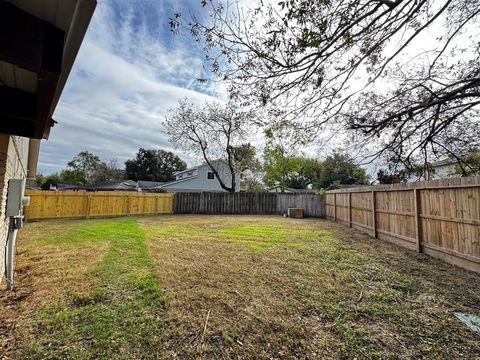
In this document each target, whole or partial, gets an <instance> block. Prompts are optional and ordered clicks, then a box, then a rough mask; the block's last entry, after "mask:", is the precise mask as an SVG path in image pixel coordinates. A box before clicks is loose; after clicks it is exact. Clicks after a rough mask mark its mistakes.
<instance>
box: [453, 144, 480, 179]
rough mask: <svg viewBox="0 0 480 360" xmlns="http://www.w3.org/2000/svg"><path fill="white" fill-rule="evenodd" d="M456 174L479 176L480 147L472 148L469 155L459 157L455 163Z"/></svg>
mask: <svg viewBox="0 0 480 360" xmlns="http://www.w3.org/2000/svg"><path fill="white" fill-rule="evenodd" d="M454 174H456V175H460V176H479V175H480V149H479V148H477V147H473V148H471V149H470V150H469V151H468V152H467V155H466V156H464V157H462V158H461V159H458V162H457V164H455V168H454Z"/></svg>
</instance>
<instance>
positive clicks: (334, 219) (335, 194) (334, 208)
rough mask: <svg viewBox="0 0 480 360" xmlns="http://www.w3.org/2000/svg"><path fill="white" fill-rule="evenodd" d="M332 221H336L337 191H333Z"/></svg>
mask: <svg viewBox="0 0 480 360" xmlns="http://www.w3.org/2000/svg"><path fill="white" fill-rule="evenodd" d="M333 221H335V222H337V193H333Z"/></svg>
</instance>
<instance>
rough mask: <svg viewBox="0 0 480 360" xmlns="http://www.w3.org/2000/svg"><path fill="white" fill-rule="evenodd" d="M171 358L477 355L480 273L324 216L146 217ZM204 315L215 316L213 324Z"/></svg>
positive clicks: (144, 222)
mask: <svg viewBox="0 0 480 360" xmlns="http://www.w3.org/2000/svg"><path fill="white" fill-rule="evenodd" d="M141 223H142V225H143V227H144V228H145V230H146V232H147V235H148V237H149V239H150V242H149V246H150V255H151V257H152V258H154V260H155V263H156V265H157V269H158V273H159V274H160V276H161V278H162V283H163V284H164V291H165V293H166V299H167V310H166V313H165V329H164V335H163V338H162V342H163V346H164V347H165V355H166V357H167V358H170V357H178V358H192V359H193V358H199V357H204V358H237V357H238V358H265V359H267V358H268V359H272V358H278V359H280V358H322V359H324V358H332V359H334V358H335V359H337V358H355V357H356V358H412V357H413V358H422V357H427V358H458V359H464V358H475V357H477V356H479V355H480V337H479V336H478V335H477V334H475V333H473V332H472V331H470V330H468V329H467V328H466V327H464V326H463V325H462V324H461V323H459V321H458V320H456V319H455V318H454V317H453V315H452V312H453V311H455V310H462V311H467V312H472V313H476V314H480V312H479V308H480V279H479V277H478V275H475V274H472V273H469V272H466V271H464V270H462V269H459V268H456V267H453V266H450V265H447V264H444V263H442V262H440V261H437V260H435V259H432V258H428V257H426V256H424V255H418V254H415V253H412V252H410V251H407V250H404V249H401V248H399V247H396V246H394V245H390V244H387V243H384V242H380V241H378V240H373V239H371V238H369V237H368V236H366V235H364V234H361V233H359V232H356V231H353V230H351V229H348V228H345V227H342V226H339V225H337V224H332V223H329V222H326V221H322V220H290V219H283V218H278V217H261V216H260V217H242V216H235V217H233V216H232V217H230V216H210V217H208V216H203V217H202V216H176V217H162V218H148V219H144V220H142V221H141ZM207 318H208V320H207Z"/></svg>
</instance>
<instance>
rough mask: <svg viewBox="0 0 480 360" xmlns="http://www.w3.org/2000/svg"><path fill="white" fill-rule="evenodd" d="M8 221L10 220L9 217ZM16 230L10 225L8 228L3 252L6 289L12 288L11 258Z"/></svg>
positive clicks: (12, 256) (12, 257)
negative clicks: (5, 249)
mask: <svg viewBox="0 0 480 360" xmlns="http://www.w3.org/2000/svg"><path fill="white" fill-rule="evenodd" d="M10 221H12V220H11V219H10ZM17 232H18V230H17V229H15V228H13V226H10V228H9V229H8V238H7V251H6V253H5V267H6V269H5V270H6V273H7V289H8V290H13V259H14V257H15V243H16V241H17Z"/></svg>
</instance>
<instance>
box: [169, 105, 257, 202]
mask: <svg viewBox="0 0 480 360" xmlns="http://www.w3.org/2000/svg"><path fill="white" fill-rule="evenodd" d="M251 119H252V114H251V113H250V112H249V111H242V110H241V109H239V108H237V107H236V106H234V105H231V104H227V105H222V104H220V103H218V102H207V103H205V104H204V105H203V107H198V106H195V105H194V104H193V103H191V102H189V101H188V100H185V99H184V100H180V102H179V104H178V107H177V108H175V109H172V111H171V113H170V115H169V116H168V117H167V118H166V120H165V123H164V125H165V128H166V129H167V133H168V134H169V136H170V141H171V142H172V144H175V145H176V146H178V147H180V148H182V149H183V150H184V151H186V152H187V153H189V154H191V155H192V156H195V157H198V158H200V159H202V160H203V161H204V162H205V163H206V164H207V165H208V166H209V167H210V168H211V170H212V172H213V173H214V174H215V179H216V180H217V181H218V182H219V184H220V186H221V187H222V189H224V190H225V191H228V192H235V189H236V184H237V183H238V180H239V179H237V173H238V171H240V170H241V169H242V168H243V169H244V168H245V166H247V164H249V163H251V162H252V160H251V158H252V152H251V150H252V148H251V146H248V145H244V140H245V138H246V135H247V129H248V127H249V124H250V122H251ZM240 155H242V156H240ZM247 158H249V160H248V161H247ZM218 160H222V161H223V162H224V163H225V164H227V167H228V173H229V177H228V178H227V177H225V176H221V174H220V167H219V164H220V163H219V162H218Z"/></svg>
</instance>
